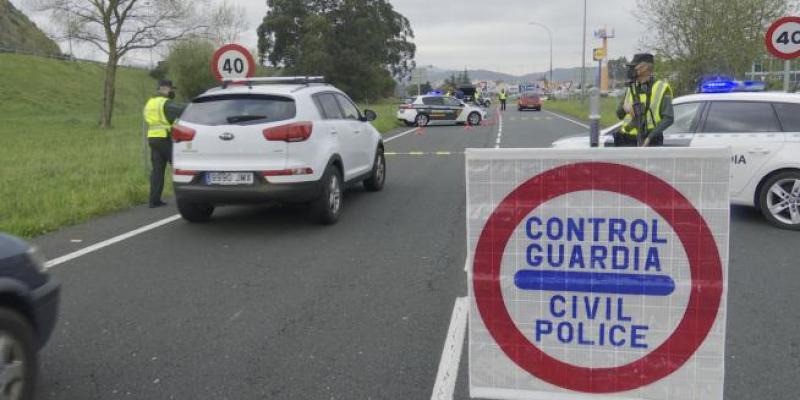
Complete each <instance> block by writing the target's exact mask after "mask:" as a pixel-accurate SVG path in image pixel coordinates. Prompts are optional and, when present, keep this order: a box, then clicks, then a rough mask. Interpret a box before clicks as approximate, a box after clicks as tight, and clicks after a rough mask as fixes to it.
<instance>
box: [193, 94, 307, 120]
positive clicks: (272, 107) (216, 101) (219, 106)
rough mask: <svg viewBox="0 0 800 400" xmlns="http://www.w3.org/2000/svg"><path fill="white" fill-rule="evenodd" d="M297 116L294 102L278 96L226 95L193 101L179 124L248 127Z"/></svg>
mask: <svg viewBox="0 0 800 400" xmlns="http://www.w3.org/2000/svg"><path fill="white" fill-rule="evenodd" d="M295 115H297V109H296V107H295V103H294V100H292V99H290V98H286V97H280V96H269V95H252V94H228V95H220V96H205V97H200V98H196V99H194V100H193V101H192V103H191V104H189V106H188V107H186V111H184V112H183V114H182V115H181V120H182V121H186V122H191V123H193V124H199V125H210V126H214V125H247V124H263V123H267V122H277V121H284V120H287V119H292V118H294V117H295Z"/></svg>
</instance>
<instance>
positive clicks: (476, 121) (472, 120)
mask: <svg viewBox="0 0 800 400" xmlns="http://www.w3.org/2000/svg"><path fill="white" fill-rule="evenodd" d="M467 122H469V124H470V125H472V126H475V125H480V123H481V115H480V114H478V113H477V112H472V113H470V114H469V117H468V118H467Z"/></svg>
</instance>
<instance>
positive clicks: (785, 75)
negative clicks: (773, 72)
mask: <svg viewBox="0 0 800 400" xmlns="http://www.w3.org/2000/svg"><path fill="white" fill-rule="evenodd" d="M790 64H791V62H790V61H789V60H784V61H783V91H784V92H788V91H789V72H790V69H791V65H790Z"/></svg>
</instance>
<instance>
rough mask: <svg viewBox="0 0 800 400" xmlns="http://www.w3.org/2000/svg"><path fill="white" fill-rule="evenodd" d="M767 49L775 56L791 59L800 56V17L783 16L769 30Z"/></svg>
mask: <svg viewBox="0 0 800 400" xmlns="http://www.w3.org/2000/svg"><path fill="white" fill-rule="evenodd" d="M765 39H766V42H767V49H768V50H769V52H770V53H772V55H774V56H775V57H779V58H783V59H784V60H791V59H793V58H797V57H800V17H783V18H781V19H779V20H777V21H775V23H773V24H772V26H770V27H769V30H767V35H766V38H765Z"/></svg>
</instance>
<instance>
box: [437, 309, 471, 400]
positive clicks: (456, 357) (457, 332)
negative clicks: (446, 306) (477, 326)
mask: <svg viewBox="0 0 800 400" xmlns="http://www.w3.org/2000/svg"><path fill="white" fill-rule="evenodd" d="M468 306H469V302H468V298H467V297H456V301H455V304H454V305H453V315H452V316H451V317H450V327H449V328H448V329H447V337H446V339H445V342H444V348H442V358H441V359H440V361H439V370H438V372H437V373H436V383H435V384H434V385H433V392H432V393H431V400H445V399H446V400H452V398H453V394H454V392H455V389H456V380H457V379H458V366H459V364H460V363H461V352H462V350H463V348H464V336H465V335H466V331H467V312H468V311H469V309H468Z"/></svg>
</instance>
